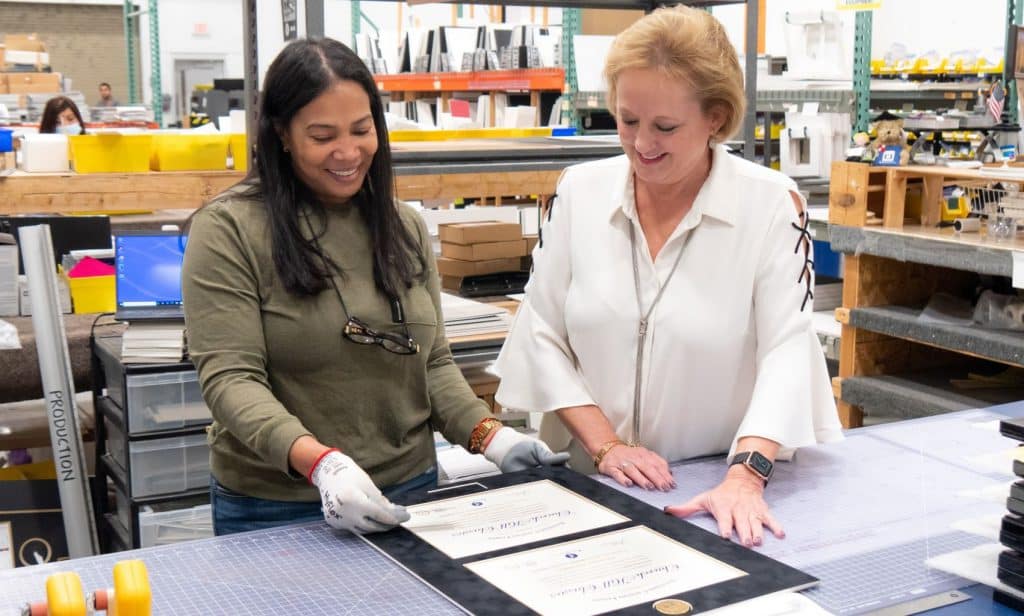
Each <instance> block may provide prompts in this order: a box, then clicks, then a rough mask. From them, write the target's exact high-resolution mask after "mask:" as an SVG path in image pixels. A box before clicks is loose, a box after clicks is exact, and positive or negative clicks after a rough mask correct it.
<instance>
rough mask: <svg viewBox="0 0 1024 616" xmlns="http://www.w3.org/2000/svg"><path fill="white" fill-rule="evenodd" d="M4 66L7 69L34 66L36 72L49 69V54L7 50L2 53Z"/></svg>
mask: <svg viewBox="0 0 1024 616" xmlns="http://www.w3.org/2000/svg"><path fill="white" fill-rule="evenodd" d="M4 65H5V66H7V67H14V66H18V65H22V66H34V67H35V68H36V69H37V70H39V69H44V68H50V54H48V53H46V52H45V51H22V50H21V49H8V50H6V51H5V52H4Z"/></svg>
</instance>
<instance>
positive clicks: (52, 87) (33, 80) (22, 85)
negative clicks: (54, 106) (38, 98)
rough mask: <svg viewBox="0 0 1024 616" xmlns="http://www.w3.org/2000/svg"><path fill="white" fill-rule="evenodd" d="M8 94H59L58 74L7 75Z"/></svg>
mask: <svg viewBox="0 0 1024 616" xmlns="http://www.w3.org/2000/svg"><path fill="white" fill-rule="evenodd" d="M7 91H8V93H9V94H45V93H50V92H54V93H56V92H60V91H61V88H60V73H7Z"/></svg>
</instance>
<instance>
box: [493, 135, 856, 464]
mask: <svg viewBox="0 0 1024 616" xmlns="http://www.w3.org/2000/svg"><path fill="white" fill-rule="evenodd" d="M790 191H793V192H796V184H795V183H794V182H793V181H792V180H791V179H789V178H788V177H786V176H784V175H782V174H780V173H778V172H775V171H772V170H770V169H767V168H765V167H762V166H760V165H756V164H754V163H751V162H748V161H745V160H743V159H741V158H738V157H736V156H733V155H731V154H729V152H728V151H727V150H726V149H725V147H724V146H717V147H716V148H715V149H714V151H713V160H712V166H711V173H710V175H709V176H708V179H707V180H706V181H705V183H704V185H703V186H702V187H701V190H700V192H699V193H698V195H697V198H696V200H695V201H694V204H693V207H692V209H691V210H690V211H689V213H687V214H686V216H685V217H684V218H683V220H682V221H681V222H680V223H679V226H678V228H676V230H675V231H674V232H673V233H672V235H671V236H670V237H669V239H668V241H667V242H666V243H665V246H664V248H663V249H662V250H661V251H660V252H659V253H658V256H657V259H655V260H653V261H652V260H651V256H650V251H649V249H648V247H647V241H646V238H645V237H644V234H643V231H642V229H641V227H640V224H639V220H638V218H637V214H636V203H635V200H634V193H633V174H632V170H631V168H630V164H629V161H628V159H627V158H626V157H625V156H619V157H616V158H611V159H606V160H600V161H593V162H588V163H584V164H581V165H576V166H573V167H570V168H568V169H567V170H566V172H565V174H564V175H563V177H562V179H561V181H560V182H559V184H558V189H557V197H556V200H555V204H554V209H553V210H552V214H551V218H550V221H548V222H547V223H546V224H545V225H544V227H543V229H542V234H543V235H542V238H543V244H542V245H538V246H537V248H535V249H534V252H533V259H534V271H533V275H532V276H531V277H530V282H529V284H528V285H527V288H526V299H525V301H524V302H523V303H522V305H521V306H520V307H519V310H518V312H517V314H516V317H515V322H514V324H513V327H512V331H511V332H510V333H509V336H508V338H507V339H506V341H505V345H504V347H503V348H502V351H501V355H500V356H499V358H498V361H497V366H496V367H497V370H498V372H499V374H500V376H501V385H500V386H499V388H498V392H497V394H496V397H497V401H498V402H499V403H500V404H502V406H504V407H506V408H509V409H514V410H523V411H553V410H557V409H560V408H565V407H570V406H580V405H588V404H595V405H597V406H598V407H599V408H600V409H601V410H602V411H603V412H604V414H605V416H607V417H608V419H609V421H610V422H611V425H612V427H613V428H614V429H615V430H616V433H617V434H618V435H619V437H620V438H622V439H624V440H629V439H631V438H633V434H632V431H633V428H632V423H633V421H632V414H633V389H634V382H635V378H636V377H635V373H636V350H637V342H638V338H637V329H638V324H639V319H640V309H639V308H638V306H637V298H636V291H635V287H634V276H633V265H632V258H631V255H630V239H629V235H630V234H629V228H630V225H632V226H633V227H634V229H635V233H636V251H637V255H636V256H637V259H638V264H639V273H640V276H639V277H640V289H641V295H642V304H643V309H644V310H645V311H646V310H647V309H648V307H649V306H650V305H651V302H652V301H653V300H654V297H655V296H656V295H657V293H658V289H659V287H660V286H661V285H662V283H663V281H664V280H665V279H666V277H667V276H668V274H669V272H670V270H671V269H672V265H673V262H674V261H675V260H676V257H677V256H679V254H680V250H684V253H683V254H682V255H681V260H680V261H679V265H678V270H677V271H676V272H675V274H674V275H673V276H672V278H671V280H670V282H669V284H668V286H667V287H666V289H665V292H664V295H663V297H662V298H661V300H660V302H659V303H658V304H657V306H656V307H655V310H654V312H653V313H652V315H651V317H650V320H649V321H650V322H649V325H648V332H647V338H646V343H645V349H644V374H643V375H642V386H641V412H640V415H641V430H640V442H641V444H643V445H644V446H645V447H648V448H650V449H652V450H653V451H656V452H657V453H659V454H660V455H661V456H663V457H665V458H666V459H668V460H670V461H672V460H680V459H684V458H691V457H695V456H701V455H708V454H718V453H724V452H726V451H730V452H731V450H732V448H733V447H734V446H735V442H736V439H738V438H741V437H744V436H759V437H763V438H767V439H771V440H773V441H776V442H778V443H780V444H781V445H782V446H783V448H786V449H788V448H796V447H801V446H806V445H812V444H814V443H816V442H826V441H831V440H838V439H840V438H842V435H841V426H840V424H839V419H838V416H837V413H836V407H835V401H834V400H833V398H832V389H831V387H830V382H829V377H828V372H827V370H826V366H825V358H824V355H823V353H822V350H821V345H820V343H819V342H818V338H817V336H816V334H815V332H814V329H813V327H812V324H811V312H812V302H811V301H806V305H804V304H805V299H806V297H805V295H806V293H807V290H808V285H807V282H806V278H805V279H801V273H802V272H804V268H805V266H808V267H809V265H808V263H807V261H806V259H807V255H805V251H804V247H803V244H802V243H801V238H802V237H803V236H802V233H801V231H800V226H801V218H800V217H799V215H798V214H797V211H796V207H795V206H794V203H793V199H792V197H791V196H790ZM687 235H691V236H692V237H690V239H689V240H688V241H685V242H684V240H685V239H686V236H687ZM808 243H809V240H808ZM798 245H799V248H798ZM547 419H554V418H553V417H551V418H547ZM546 423H560V422H546ZM545 432H546V431H545ZM559 432H560V434H558V435H553V434H552V433H550V432H548V433H547V434H542V436H545V437H546V438H547V440H548V441H549V444H551V445H552V447H553V448H555V449H556V450H557V449H564V448H565V447H566V446H567V445H568V443H569V437H568V432H567V431H565V430H564V429H561V430H559Z"/></svg>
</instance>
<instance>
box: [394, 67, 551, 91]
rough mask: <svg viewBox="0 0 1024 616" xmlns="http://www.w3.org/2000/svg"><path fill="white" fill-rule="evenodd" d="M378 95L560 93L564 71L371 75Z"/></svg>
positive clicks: (545, 69)
mask: <svg viewBox="0 0 1024 616" xmlns="http://www.w3.org/2000/svg"><path fill="white" fill-rule="evenodd" d="M374 80H375V81H376V82H377V87H378V88H379V89H380V90H381V91H382V92H485V91H489V90H499V91H500V90H554V91H557V92H561V91H562V88H563V87H564V85H565V71H564V70H563V69H560V68H528V69H519V70H509V71H474V72H466V73H400V74H397V75H375V76H374Z"/></svg>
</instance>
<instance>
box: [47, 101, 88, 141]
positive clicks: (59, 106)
mask: <svg viewBox="0 0 1024 616" xmlns="http://www.w3.org/2000/svg"><path fill="white" fill-rule="evenodd" d="M65 109H70V110H71V113H73V114H75V117H76V118H78V124H79V126H81V127H82V132H81V133H79V134H82V135H84V134H85V121H84V120H83V119H82V113H81V112H80V111H78V105H76V104H75V101H73V100H71V99H70V98H68V97H66V96H54V97H53V98H51V99H50V100H48V101H46V107H43V119H42V120H41V121H40V122H39V132H40V133H55V132H57V122H58V120H60V114H61V113H63V112H64V110H65Z"/></svg>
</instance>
